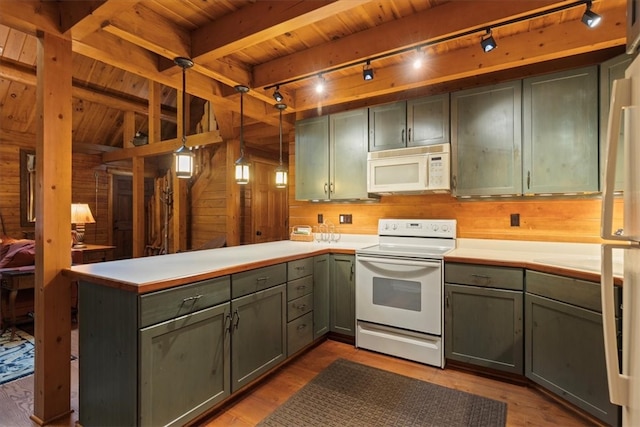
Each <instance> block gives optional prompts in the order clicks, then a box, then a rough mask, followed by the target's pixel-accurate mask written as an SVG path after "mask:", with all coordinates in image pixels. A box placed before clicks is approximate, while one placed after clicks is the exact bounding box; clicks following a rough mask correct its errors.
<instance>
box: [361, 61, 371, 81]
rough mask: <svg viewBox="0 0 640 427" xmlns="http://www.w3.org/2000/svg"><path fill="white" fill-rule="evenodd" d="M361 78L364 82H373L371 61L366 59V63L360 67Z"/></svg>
mask: <svg viewBox="0 0 640 427" xmlns="http://www.w3.org/2000/svg"><path fill="white" fill-rule="evenodd" d="M362 78H363V79H364V80H365V81H368V80H373V68H371V61H370V60H368V59H367V63H366V64H365V66H364V67H362Z"/></svg>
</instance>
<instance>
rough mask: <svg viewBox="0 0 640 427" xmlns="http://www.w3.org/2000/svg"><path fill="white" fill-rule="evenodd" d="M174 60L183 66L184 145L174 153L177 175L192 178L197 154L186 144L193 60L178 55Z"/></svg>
mask: <svg viewBox="0 0 640 427" xmlns="http://www.w3.org/2000/svg"><path fill="white" fill-rule="evenodd" d="M173 62H174V63H175V64H176V65H177V66H179V67H180V68H182V146H181V147H180V148H178V149H177V150H176V151H175V152H174V153H173V155H174V157H175V159H176V177H178V178H191V177H192V176H193V163H194V160H195V154H194V153H193V151H191V149H190V148H188V147H187V146H186V143H187V108H186V105H185V103H186V99H187V96H186V86H187V81H186V73H185V70H186V69H187V68H191V67H193V61H192V60H191V59H189V58H184V57H181V56H179V57H177V58H175V59H174V60H173Z"/></svg>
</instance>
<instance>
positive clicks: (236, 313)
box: [232, 308, 240, 329]
mask: <svg viewBox="0 0 640 427" xmlns="http://www.w3.org/2000/svg"><path fill="white" fill-rule="evenodd" d="M233 317H235V318H236V324H235V325H233V329H238V325H239V324H240V314H239V313H238V309H237V308H236V311H234V312H233ZM233 317H232V319H233Z"/></svg>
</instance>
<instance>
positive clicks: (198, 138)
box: [102, 130, 223, 163]
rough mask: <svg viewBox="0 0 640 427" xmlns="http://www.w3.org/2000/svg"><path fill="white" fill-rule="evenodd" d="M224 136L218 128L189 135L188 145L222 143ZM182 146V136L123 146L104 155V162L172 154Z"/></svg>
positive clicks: (197, 145)
mask: <svg viewBox="0 0 640 427" xmlns="http://www.w3.org/2000/svg"><path fill="white" fill-rule="evenodd" d="M222 141H223V140H222V137H221V136H220V132H219V131H217V130H214V131H210V132H203V133H196V134H193V135H187V143H186V146H187V147H200V146H203V145H209V144H218V143H221V142H222ZM181 146H182V136H180V137H178V138H173V139H167V140H165V141H159V142H155V143H154V144H147V145H141V146H139V147H130V148H123V149H121V150H117V151H111V152H108V153H104V154H103V155H102V162H103V163H110V162H116V161H119V160H127V159H132V158H134V157H152V156H161V155H165V154H171V153H173V152H174V151H176V150H177V149H178V148H180V147H181Z"/></svg>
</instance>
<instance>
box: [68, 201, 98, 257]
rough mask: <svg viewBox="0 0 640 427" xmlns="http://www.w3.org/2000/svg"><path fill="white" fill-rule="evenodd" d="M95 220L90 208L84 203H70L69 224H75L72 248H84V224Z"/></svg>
mask: <svg viewBox="0 0 640 427" xmlns="http://www.w3.org/2000/svg"><path fill="white" fill-rule="evenodd" d="M95 222H96V220H95V219H93V215H92V214H91V209H89V205H88V204H86V203H72V204H71V224H75V225H76V238H75V239H74V243H73V248H74V249H75V248H86V247H87V245H85V244H84V225H85V224H93V223H95Z"/></svg>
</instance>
